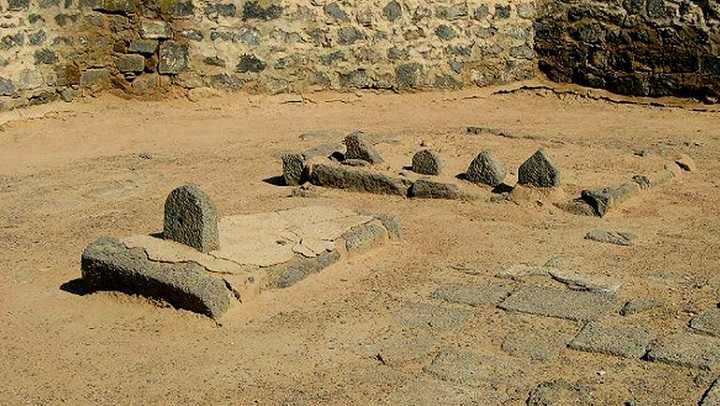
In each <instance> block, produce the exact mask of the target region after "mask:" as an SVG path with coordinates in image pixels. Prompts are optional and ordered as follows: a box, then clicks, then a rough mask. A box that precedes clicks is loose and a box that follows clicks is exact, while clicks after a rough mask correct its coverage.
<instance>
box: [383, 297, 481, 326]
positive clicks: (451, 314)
mask: <svg viewBox="0 0 720 406" xmlns="http://www.w3.org/2000/svg"><path fill="white" fill-rule="evenodd" d="M471 315H472V313H471V312H470V311H469V310H465V309H456V308H451V307H445V306H438V305H435V304H432V303H408V304H405V305H403V306H402V307H401V308H400V309H399V310H398V311H396V312H395V313H394V317H395V319H396V320H397V321H398V322H400V324H402V325H403V326H404V327H409V328H418V327H421V328H422V327H424V328H427V327H432V328H439V329H443V330H444V329H450V328H456V327H459V326H461V325H462V324H463V323H465V321H467V319H468V318H470V316H471Z"/></svg>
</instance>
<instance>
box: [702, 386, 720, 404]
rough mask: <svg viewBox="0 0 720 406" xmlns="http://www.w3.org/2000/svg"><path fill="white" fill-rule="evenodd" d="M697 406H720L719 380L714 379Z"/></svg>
mask: <svg viewBox="0 0 720 406" xmlns="http://www.w3.org/2000/svg"><path fill="white" fill-rule="evenodd" d="M699 405H700V406H720V379H716V380H715V382H713V383H712V385H710V387H709V388H708V389H707V390H706V391H705V393H703V396H702V398H701V399H700V403H699Z"/></svg>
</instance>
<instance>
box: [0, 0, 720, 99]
mask: <svg viewBox="0 0 720 406" xmlns="http://www.w3.org/2000/svg"><path fill="white" fill-rule="evenodd" d="M719 15H720V6H718V2H717V0H611V1H599V0H563V1H561V0H464V1H463V0H362V1H360V0H0V110H7V109H11V108H15V107H20V106H25V105H32V104H39V103H45V102H48V101H52V100H56V99H63V100H66V101H70V100H72V99H73V98H74V97H76V96H78V95H88V94H95V93H99V92H103V91H107V90H109V89H115V90H116V91H120V92H123V93H128V94H133V95H153V96H158V95H159V96H162V95H163V94H164V93H166V92H169V91H173V92H177V91H180V92H184V91H188V90H191V89H194V88H203V87H212V88H218V89H224V90H231V91H235V90H242V91H246V92H254V93H270V94H275V93H283V92H306V91H313V90H320V89H333V90H343V91H345V90H352V89H389V90H400V91H404V90H416V89H417V90H422V89H431V88H445V89H455V88H460V87H465V86H485V85H491V84H502V83H508V82H512V81H517V80H524V79H530V78H533V77H536V76H537V75H539V74H540V71H542V72H544V73H545V74H546V75H547V76H548V77H549V78H550V79H552V80H555V81H560V82H573V83H579V84H583V85H588V86H592V87H601V88H607V89H609V90H611V91H614V92H617V93H624V94H632V95H644V96H664V95H676V96H691V97H700V98H705V99H706V100H715V99H716V98H717V97H718V93H719V92H720V56H719V55H720V49H719V46H720V33H719V31H720V30H719V28H718V27H719V25H720V18H719V17H718V16H719ZM538 68H539V70H538Z"/></svg>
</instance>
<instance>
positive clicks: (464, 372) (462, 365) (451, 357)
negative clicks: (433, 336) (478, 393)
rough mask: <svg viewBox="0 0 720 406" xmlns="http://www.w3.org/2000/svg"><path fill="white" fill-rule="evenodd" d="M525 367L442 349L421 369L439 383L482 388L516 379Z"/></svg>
mask: <svg viewBox="0 0 720 406" xmlns="http://www.w3.org/2000/svg"><path fill="white" fill-rule="evenodd" d="M525 367H527V365H525V363H524V362H521V361H520V360H518V359H513V358H510V357H507V356H502V355H501V356H495V355H489V354H479V353H474V352H470V351H467V350H460V349H456V348H446V349H444V350H442V351H440V352H439V353H438V354H437V356H435V358H434V359H433V360H432V362H431V363H430V365H428V366H427V367H425V372H427V373H428V374H430V375H433V376H435V377H436V378H438V379H441V380H443V381H447V382H453V383H457V384H461V385H465V386H472V387H482V386H484V385H487V384H508V383H509V382H512V381H514V380H517V379H518V378H519V377H520V376H521V375H522V374H523V373H524V369H525Z"/></svg>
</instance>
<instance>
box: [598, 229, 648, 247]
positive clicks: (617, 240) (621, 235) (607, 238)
mask: <svg viewBox="0 0 720 406" xmlns="http://www.w3.org/2000/svg"><path fill="white" fill-rule="evenodd" d="M636 238H637V236H636V235H635V234H632V233H627V232H622V231H607V230H591V231H588V233H587V234H585V239H586V240H592V241H597V242H604V243H608V244H615V245H623V246H630V245H633V241H635V239H636Z"/></svg>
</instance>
